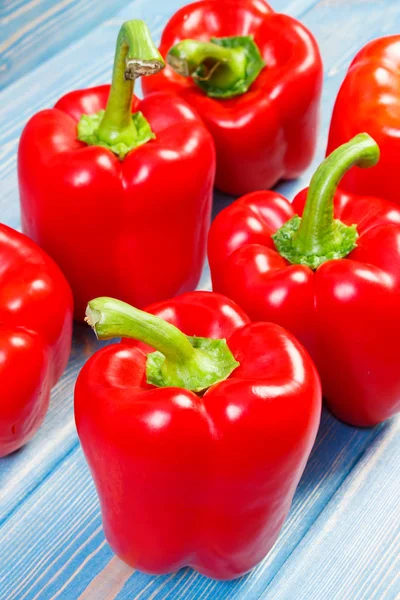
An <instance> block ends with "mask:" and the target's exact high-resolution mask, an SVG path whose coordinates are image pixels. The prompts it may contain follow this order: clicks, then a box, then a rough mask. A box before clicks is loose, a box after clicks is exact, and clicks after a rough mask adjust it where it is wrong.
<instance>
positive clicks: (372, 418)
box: [209, 191, 400, 426]
mask: <svg viewBox="0 0 400 600" xmlns="http://www.w3.org/2000/svg"><path fill="white" fill-rule="evenodd" d="M305 198H306V193H305V191H304V192H302V193H300V194H299V195H298V196H297V197H296V198H295V200H294V203H293V205H291V204H290V203H289V202H288V201H287V200H286V199H285V198H283V197H282V196H280V195H279V194H277V193H275V192H258V193H255V194H249V195H248V196H244V197H243V198H240V199H239V200H237V201H236V202H234V203H233V204H232V205H231V206H229V207H228V208H226V209H225V210H224V211H222V212H221V213H220V214H219V215H218V216H217V218H216V220H215V222H214V223H213V226H212V228H211V231H210V237H209V261H210V266H211V273H212V281H213V288H214V289H215V290H216V291H218V292H221V293H224V294H227V295H229V296H230V297H231V298H232V299H233V300H235V301H236V302H237V303H238V304H239V305H240V306H241V307H242V308H243V309H244V310H246V312H247V313H248V314H249V316H250V317H251V318H252V319H253V320H255V321H259V320H266V321H272V322H274V323H278V324H279V325H282V326H283V327H286V328H287V329H288V330H289V331H291V332H292V333H294V335H295V336H297V337H298V339H299V340H300V341H301V342H303V344H304V345H305V346H306V348H307V349H308V350H309V352H310V353H311V355H312V357H313V358H314V360H315V362H316V365H317V367H318V370H319V373H320V376H321V381H322V387H323V392H324V397H325V398H326V401H327V403H328V405H329V407H330V408H331V410H332V411H333V413H334V414H335V415H336V416H338V417H339V418H340V419H342V420H343V421H346V422H347V423H350V424H353V425H359V426H370V425H375V424H376V423H380V422H381V421H384V420H385V419H388V418H389V417H391V416H392V415H394V414H395V413H396V412H398V411H399V410H400V371H399V368H398V361H397V351H396V347H397V341H398V339H399V336H400V321H399V319H398V307H399V305H400V304H399V303H400V210H399V209H398V208H397V207H396V206H395V205H393V204H391V203H389V202H387V201H383V200H381V199H378V198H372V197H370V198H368V197H355V196H350V195H346V194H344V193H341V192H337V193H336V196H335V217H336V218H337V219H340V220H341V221H342V222H343V223H345V224H348V225H352V224H356V225H357V231H358V233H359V236H360V237H359V239H358V247H357V248H356V249H355V250H353V251H352V252H351V253H350V254H349V255H348V257H346V258H345V259H341V260H331V261H327V262H326V263H324V264H323V265H321V266H320V267H319V268H318V269H317V270H316V271H312V270H311V269H310V268H309V267H307V266H303V265H291V264H289V263H288V262H287V261H286V260H285V259H284V258H282V257H281V256H280V254H278V252H277V251H276V249H275V246H274V242H273V240H272V239H271V235H272V234H274V233H275V232H276V230H277V229H279V227H281V226H282V225H283V223H285V222H286V221H287V220H288V219H289V218H291V217H292V216H293V215H295V214H299V215H301V214H302V212H303V208H304V203H305Z"/></svg>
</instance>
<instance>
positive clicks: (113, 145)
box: [78, 20, 165, 159]
mask: <svg viewBox="0 0 400 600" xmlns="http://www.w3.org/2000/svg"><path fill="white" fill-rule="evenodd" d="M164 66H165V63H164V60H163V58H162V56H161V54H160V53H159V51H158V50H157V48H156V46H155V45H154V42H153V40H152V39H151V36H150V32H149V30H148V28H147V25H146V24H145V23H144V22H143V21H140V20H132V21H127V22H126V23H124V24H123V25H122V27H121V29H120V31H119V34H118V38H117V47H116V51H115V59H114V68H113V77H112V84H111V90H110V95H109V98H108V102H107V107H106V109H105V111H104V110H102V111H99V112H98V113H96V114H94V115H82V117H81V119H80V121H79V123H78V139H79V140H81V141H82V142H85V143H86V144H89V145H93V146H104V147H106V148H109V149H110V150H111V151H112V152H114V154H117V155H118V156H119V158H120V159H123V158H124V157H125V156H126V154H127V153H128V152H130V151H131V150H133V149H134V148H136V147H137V146H140V145H142V144H145V143H146V142H148V141H149V140H151V139H153V138H154V137H155V135H154V133H153V132H152V130H151V127H150V124H149V122H148V121H147V119H146V118H145V117H144V115H143V114H142V113H141V112H136V113H134V114H132V111H131V106H132V95H133V90H134V81H135V79H137V78H138V77H142V76H143V75H153V74H155V73H158V72H159V71H160V70H161V69H163V68H164Z"/></svg>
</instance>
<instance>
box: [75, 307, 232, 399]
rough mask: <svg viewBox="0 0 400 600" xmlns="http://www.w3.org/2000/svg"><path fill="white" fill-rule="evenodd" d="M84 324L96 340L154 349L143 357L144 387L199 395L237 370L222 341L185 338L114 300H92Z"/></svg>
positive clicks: (162, 323) (160, 322)
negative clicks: (119, 339) (128, 340)
mask: <svg viewBox="0 0 400 600" xmlns="http://www.w3.org/2000/svg"><path fill="white" fill-rule="evenodd" d="M85 320H86V322H87V323H88V324H89V325H90V326H91V327H92V328H93V330H94V332H95V334H96V336H97V337H98V339H101V340H105V339H110V338H114V337H129V338H133V339H135V340H139V341H141V342H144V343H145V344H148V345H149V346H152V347H153V348H156V349H157V351H156V352H152V353H150V354H148V356H147V366H146V376H147V383H149V384H152V385H155V386H157V387H181V388H184V389H187V390H192V391H194V392H202V391H204V390H205V389H207V388H209V387H210V386H212V385H214V384H215V383H218V382H220V381H223V380H225V379H227V378H228V377H229V375H230V374H231V373H232V371H234V369H236V368H237V367H238V366H239V363H238V362H237V361H236V360H235V358H234V356H233V354H232V353H231V351H230V349H229V347H228V344H227V343H226V340H216V339H210V338H200V337H188V336H186V335H185V334H183V333H182V332H181V331H180V330H179V329H178V328H177V327H175V326H174V325H171V324H170V323H167V322H166V321H164V320H163V319H160V318H159V317H155V316H154V315H151V314H149V313H146V312H144V311H142V310H139V309H137V308H134V307H133V306H130V305H129V304H126V303H125V302H121V301H120V300H116V299H114V298H107V297H102V298H95V299H94V300H91V301H90V302H89V304H88V306H87V309H86V319H85Z"/></svg>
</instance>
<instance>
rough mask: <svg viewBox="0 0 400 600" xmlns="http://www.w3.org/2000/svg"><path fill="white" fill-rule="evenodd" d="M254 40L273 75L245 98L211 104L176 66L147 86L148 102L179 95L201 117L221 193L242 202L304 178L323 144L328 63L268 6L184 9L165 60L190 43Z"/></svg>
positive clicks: (248, 0) (241, 2)
mask: <svg viewBox="0 0 400 600" xmlns="http://www.w3.org/2000/svg"><path fill="white" fill-rule="evenodd" d="M237 35H253V36H254V39H255V42H256V43H257V45H258V47H259V49H260V52H261V54H262V56H263V58H264V60H265V62H266V63H267V64H266V67H265V68H264V69H263V71H262V72H261V74H260V75H259V76H258V78H257V79H256V81H255V82H254V83H253V85H252V86H251V88H250V90H249V91H248V92H247V93H245V94H243V95H242V96H237V97H235V98H231V99H229V100H219V99H215V98H210V97H208V96H207V95H206V94H205V93H204V92H203V91H202V90H201V89H200V88H199V87H198V86H197V85H196V84H195V83H194V82H193V80H192V79H191V78H185V77H182V76H181V75H178V74H177V73H175V72H174V71H173V70H172V69H171V68H170V67H169V66H167V67H166V68H165V69H164V70H163V71H162V72H160V73H159V74H157V75H155V76H154V77H148V78H147V79H144V80H143V82H142V86H143V91H144V93H145V94H148V93H150V92H153V91H155V90H166V91H169V92H173V93H175V94H179V95H180V96H181V97H182V98H184V99H185V100H186V101H187V102H188V103H189V104H190V105H191V106H192V107H193V108H194V109H195V110H196V111H197V112H198V114H199V115H200V116H201V118H202V119H203V121H204V123H205V125H206V126H207V128H208V129H209V131H210V132H211V134H212V136H213V138H214V141H215V146H216V150H217V173H216V182H215V185H216V187H217V188H218V189H220V190H221V191H223V192H225V193H228V194H232V195H240V194H245V193H248V192H252V191H255V190H259V189H268V188H270V187H272V186H273V185H274V184H275V183H276V182H277V181H278V180H279V179H282V178H284V179H291V178H295V177H298V176H299V175H300V174H301V173H302V172H303V171H304V169H306V167H307V166H308V165H309V164H310V162H311V159H312V157H313V154H314V149H315V144H316V134H317V125H318V112H319V100H320V95H321V85H322V62H321V57H320V54H319V50H318V46H317V43H316V41H315V40H314V38H313V36H312V35H311V33H310V32H309V31H308V30H307V29H306V28H305V27H304V26H303V25H301V23H299V22H298V21H296V20H295V19H292V18H291V17H289V16H287V15H282V14H277V13H274V12H273V10H272V9H271V7H270V6H269V5H268V4H266V3H265V2H264V1H263V0H203V1H200V2H195V3H193V4H189V5H188V6H185V7H184V8H182V9H181V10H179V11H178V12H177V13H176V14H175V15H174V16H173V17H172V19H171V20H170V21H169V22H168V24H167V26H166V28H165V29H164V32H163V35H162V38H161V45H160V52H161V54H162V55H163V56H165V55H166V54H167V52H168V50H169V49H170V48H171V46H173V45H174V44H176V43H177V42H179V41H180V40H182V39H185V38H192V39H196V40H201V41H209V39H210V37H213V36H214V37H224V36H237Z"/></svg>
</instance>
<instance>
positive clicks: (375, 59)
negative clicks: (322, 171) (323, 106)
mask: <svg viewBox="0 0 400 600" xmlns="http://www.w3.org/2000/svg"><path fill="white" fill-rule="evenodd" d="M399 72H400V35H392V36H387V37H383V38H379V39H377V40H373V41H372V42H370V43H369V44H367V45H366V46H365V47H364V48H363V49H362V50H361V51H360V52H359V53H358V54H357V55H356V57H355V58H354V60H353V62H352V63H351V65H350V67H349V70H348V72H347V75H346V77H345V79H344V81H343V83H342V85H341V88H340V90H339V93H338V96H337V98H336V102H335V107H334V110H333V114H332V120H331V125H330V131H329V141H328V149H327V154H329V153H330V152H332V150H334V149H335V148H336V147H337V146H340V145H341V144H343V143H344V142H347V141H348V140H349V139H350V138H352V137H353V136H354V135H355V134H356V133H358V132H359V131H366V132H367V133H369V134H370V135H371V136H372V137H373V138H374V139H375V140H376V142H377V143H378V145H379V148H380V151H381V157H380V161H379V163H378V164H377V166H376V167H375V168H374V169H369V170H368V171H365V170H364V171H363V172H361V170H360V169H351V170H350V171H349V172H348V173H347V174H346V175H345V176H344V178H343V179H342V181H341V183H340V186H341V187H342V189H343V190H345V191H347V192H351V193H354V194H359V195H368V196H377V197H379V198H385V199H387V200H390V201H391V202H396V203H397V204H399V203H400V193H399V186H400V178H399V174H398V165H399V160H400V116H399V115H400V112H399V110H400V99H399V93H398V90H399V82H400V75H399Z"/></svg>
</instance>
